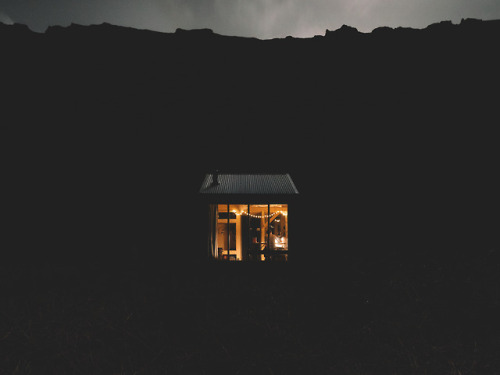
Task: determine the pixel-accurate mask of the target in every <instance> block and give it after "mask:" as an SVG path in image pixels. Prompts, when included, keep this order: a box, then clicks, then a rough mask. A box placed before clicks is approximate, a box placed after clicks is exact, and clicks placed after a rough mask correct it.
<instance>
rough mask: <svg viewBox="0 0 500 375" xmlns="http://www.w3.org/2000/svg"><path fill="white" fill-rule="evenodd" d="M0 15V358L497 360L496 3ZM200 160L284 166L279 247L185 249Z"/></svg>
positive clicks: (483, 369)
mask: <svg viewBox="0 0 500 375" xmlns="http://www.w3.org/2000/svg"><path fill="white" fill-rule="evenodd" d="M0 38H1V41H2V54H3V55H2V59H1V61H0V67H1V68H2V71H3V72H5V75H4V77H3V78H2V88H1V90H2V94H4V98H3V100H2V102H1V107H0V108H1V116H2V117H1V120H2V127H3V131H4V134H5V137H4V140H5V147H4V150H5V154H6V163H5V164H6V166H5V168H4V170H3V171H2V173H3V175H2V177H3V181H4V188H7V189H5V190H6V192H5V193H4V197H5V198H6V199H5V201H6V208H7V209H6V210H5V212H6V216H7V217H8V222H7V224H6V225H5V227H4V232H5V233H6V235H5V236H4V237H3V240H2V242H3V245H2V253H1V256H2V258H1V261H0V263H1V267H2V268H1V273H0V277H1V280H0V288H1V292H2V296H3V297H2V301H1V303H0V314H1V318H0V360H1V361H2V363H1V364H0V373H1V372H2V371H3V372H4V373H7V374H9V373H33V374H39V373H44V372H45V373H64V374H68V373H84V374H94V373H96V374H99V373H106V374H110V373H123V374H133V373H140V374H154V373H174V374H175V373H183V374H186V373H200V374H202V373H215V372H217V373H230V374H245V373H249V374H255V373H274V374H277V373H292V372H299V373H346V374H377V373H395V374H425V373H427V374H459V373H460V374H467V373H470V374H490V373H491V374H495V373H499V372H500V363H499V362H498V353H499V352H500V342H499V337H500V335H499V333H500V332H499V330H498V323H497V321H496V317H497V316H498V315H499V314H498V313H499V312H500V311H498V310H499V306H500V305H499V304H500V301H499V293H500V292H499V288H500V287H499V283H500V280H499V274H500V263H499V262H500V261H499V256H500V254H499V251H500V247H499V242H498V240H499V237H498V228H499V224H500V223H499V216H498V212H499V211H500V210H499V208H500V204H499V203H500V202H499V198H498V191H499V190H500V189H499V188H500V186H499V184H498V181H497V171H498V160H499V156H500V155H499V149H498V136H497V127H498V124H497V123H498V120H497V118H498V110H497V103H498V100H499V96H498V92H497V90H496V89H495V88H496V87H498V84H499V83H500V82H499V81H500V80H499V70H498V66H500V61H499V56H498V53H497V48H496V46H497V45H498V40H499V38H500V26H499V24H498V22H497V21H488V22H481V21H474V20H466V21H463V22H462V23H461V24H460V25H451V24H448V23H441V24H436V25H431V26H429V27H428V28H426V29H423V30H413V29H403V28H399V29H384V28H381V29H377V30H375V31H374V32H372V33H370V34H361V33H357V32H355V31H353V30H350V29H348V28H342V29H340V30H337V31H334V32H327V33H326V34H325V36H323V37H316V38H311V39H304V40H301V39H293V38H287V39H282V40H268V41H261V40H257V39H244V38H232V37H224V36H218V35H214V34H212V33H210V32H207V31H201V32H182V31H179V32H177V33H175V34H161V33H153V32H148V31H138V30H133V29H125V28H120V27H113V26H110V25H100V26H91V27H81V26H77V25H73V26H71V27H69V28H51V29H49V30H48V31H47V32H46V33H45V34H35V33H32V32H30V31H29V30H27V29H26V28H23V27H22V26H19V25H15V26H3V25H1V26H0ZM214 168H219V169H220V170H222V171H284V172H289V173H291V175H292V177H293V180H294V182H295V183H296V185H297V187H298V189H299V191H300V193H301V198H300V202H299V203H298V204H297V205H296V206H294V207H291V211H290V215H291V216H290V219H291V220H293V221H291V225H293V226H292V227H291V229H290V230H291V231H292V233H293V237H291V243H290V245H291V249H292V251H293V253H292V257H293V259H294V262H291V263H290V264H287V265H286V266H285V267H282V266H283V265H272V266H268V265H238V264H234V265H218V264H205V263H204V262H203V259H204V255H205V248H206V246H205V245H206V244H205V237H204V235H205V224H206V222H205V217H204V213H205V210H204V207H203V206H200V202H199V200H198V198H197V194H196V193H197V191H198V188H199V186H200V184H201V181H202V178H203V176H204V173H206V172H207V171H210V170H212V169H214ZM226 266H228V267H226Z"/></svg>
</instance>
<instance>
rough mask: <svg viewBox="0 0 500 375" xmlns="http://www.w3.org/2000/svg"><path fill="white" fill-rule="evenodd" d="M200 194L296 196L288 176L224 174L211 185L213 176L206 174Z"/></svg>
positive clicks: (294, 188) (295, 190)
mask: <svg viewBox="0 0 500 375" xmlns="http://www.w3.org/2000/svg"><path fill="white" fill-rule="evenodd" d="M200 193H201V194H251V195H271V194H298V193H299V192H298V191H297V188H296V187H295V185H294V183H293V181H292V179H291V177H290V175H289V174H288V173H287V174H226V173H219V184H218V185H214V184H213V174H207V175H206V176H205V179H204V180H203V183H202V185H201V189H200Z"/></svg>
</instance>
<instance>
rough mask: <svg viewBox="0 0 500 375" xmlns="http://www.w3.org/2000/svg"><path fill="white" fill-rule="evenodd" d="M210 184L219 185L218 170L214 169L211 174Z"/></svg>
mask: <svg viewBox="0 0 500 375" xmlns="http://www.w3.org/2000/svg"><path fill="white" fill-rule="evenodd" d="M212 185H219V171H218V170H216V171H215V172H214V174H213V175H212Z"/></svg>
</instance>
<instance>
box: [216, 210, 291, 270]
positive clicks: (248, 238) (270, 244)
mask: <svg viewBox="0 0 500 375" xmlns="http://www.w3.org/2000/svg"><path fill="white" fill-rule="evenodd" d="M212 209H216V214H215V217H216V218H217V225H216V235H215V244H216V248H215V249H214V252H213V256H214V257H215V258H216V259H219V260H233V261H242V260H254V261H270V260H272V261H286V260H287V259H288V205H287V204H216V205H212ZM214 229H215V226H214Z"/></svg>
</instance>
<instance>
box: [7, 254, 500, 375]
mask: <svg viewBox="0 0 500 375" xmlns="http://www.w3.org/2000/svg"><path fill="white" fill-rule="evenodd" d="M463 261H467V263H463ZM499 261H500V260H499V253H498V251H492V252H481V253H480V254H476V256H475V257H474V259H461V261H459V262H457V261H456V260H453V259H448V260H447V261H446V262H439V261H438V260H437V259H434V258H432V257H430V258H428V259H427V260H426V261H425V262H422V263H418V262H412V263H411V264H408V263H405V262H384V264H382V265H378V264H373V263H371V264H370V265H369V266H368V265H367V263H366V262H365V263H362V262H360V261H359V260H356V259H344V260H343V264H342V266H340V265H331V266H329V267H323V268H318V269H314V270H310V269H307V268H306V267H303V266H297V265H292V264H290V265H279V264H278V265H272V266H269V265H240V264H231V265H217V264H212V265H209V266H204V267H195V266H193V267H190V268H179V267H175V268H171V267H169V266H163V265H162V266H160V265H157V266H156V267H155V266H153V265H151V264H150V263H148V262H142V263H141V262H137V263H135V264H134V265H130V264H129V265H128V266H125V265H124V264H113V265H108V266H103V265H102V264H100V265H94V266H86V267H83V266H81V265H80V267H68V266H66V267H61V266H53V265H42V266H40V265H39V266H38V267H36V268H35V267H34V268H31V269H26V268H25V267H12V268H10V270H8V271H7V270H6V269H5V268H2V280H1V281H2V283H1V285H2V287H1V288H2V296H3V303H2V310H1V313H2V319H1V330H2V338H1V346H2V372H3V373H22V374H24V373H26V374H29V373H32V374H39V373H52V374H55V373H61V374H68V373H75V374H77V373H84V374H164V373H168V374H204V373H205V374H206V373H222V374H237V373H238V374H267V373H274V374H289V373H341V374H378V373H390V374H423V373H427V374H495V373H498V371H499V369H500V363H499V360H498V351H499V350H500V341H499V337H500V332H499V328H500V327H499V325H498V322H497V317H498V314H499V313H500V299H499V298H500V296H499V281H500V280H499V279H498V272H497V271H498V266H499ZM312 271H314V272H312Z"/></svg>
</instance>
